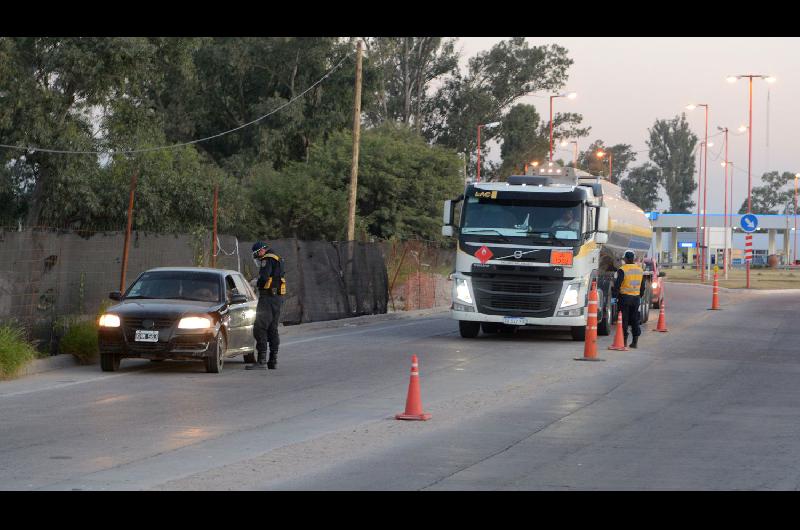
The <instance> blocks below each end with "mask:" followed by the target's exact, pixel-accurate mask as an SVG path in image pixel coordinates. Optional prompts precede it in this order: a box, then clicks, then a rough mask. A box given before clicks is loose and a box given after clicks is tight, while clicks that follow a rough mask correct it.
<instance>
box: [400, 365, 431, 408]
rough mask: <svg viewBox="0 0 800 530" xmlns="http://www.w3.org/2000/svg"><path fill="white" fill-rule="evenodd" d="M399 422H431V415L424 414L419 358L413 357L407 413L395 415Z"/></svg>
mask: <svg viewBox="0 0 800 530" xmlns="http://www.w3.org/2000/svg"><path fill="white" fill-rule="evenodd" d="M395 419H397V420H422V421H424V420H429V419H431V415H430V414H427V413H425V412H422V399H421V398H420V396H419V363H418V362H417V356H416V355H412V356H411V380H410V381H409V382H408V397H406V411H405V412H404V413H403V414H397V415H395Z"/></svg>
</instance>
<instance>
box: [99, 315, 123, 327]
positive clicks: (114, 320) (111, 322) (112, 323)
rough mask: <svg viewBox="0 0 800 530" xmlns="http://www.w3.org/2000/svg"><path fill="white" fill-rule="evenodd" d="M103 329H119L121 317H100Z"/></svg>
mask: <svg viewBox="0 0 800 530" xmlns="http://www.w3.org/2000/svg"><path fill="white" fill-rule="evenodd" d="M98 324H99V325H100V327H101V328H118V327H119V317H118V316H117V315H111V314H108V313H106V314H105V315H102V316H101V317H100V321H99V322H98Z"/></svg>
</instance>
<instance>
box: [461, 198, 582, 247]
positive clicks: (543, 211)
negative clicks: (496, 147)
mask: <svg viewBox="0 0 800 530" xmlns="http://www.w3.org/2000/svg"><path fill="white" fill-rule="evenodd" d="M582 217H583V216H582V212H581V203H580V202H561V201H531V200H520V199H483V198H481V199H479V198H476V197H469V198H467V200H466V201H465V204H464V211H463V213H462V225H461V233H462V234H492V233H495V232H496V233H499V234H501V235H503V236H517V237H533V238H536V239H562V240H564V239H566V240H577V239H580V235H581V233H582V230H581V227H582V222H581V220H582Z"/></svg>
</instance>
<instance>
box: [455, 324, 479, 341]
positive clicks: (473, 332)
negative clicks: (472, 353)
mask: <svg viewBox="0 0 800 530" xmlns="http://www.w3.org/2000/svg"><path fill="white" fill-rule="evenodd" d="M458 331H459V332H460V333H461V336H462V337H464V338H465V339H474V338H475V337H477V336H478V333H480V331H481V323H480V322H472V321H471V320H459V321H458Z"/></svg>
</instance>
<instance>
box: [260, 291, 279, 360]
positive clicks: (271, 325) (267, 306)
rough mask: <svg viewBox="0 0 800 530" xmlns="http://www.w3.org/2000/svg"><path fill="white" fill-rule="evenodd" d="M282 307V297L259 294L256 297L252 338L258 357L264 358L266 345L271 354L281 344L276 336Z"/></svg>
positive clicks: (275, 351) (276, 350)
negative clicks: (256, 304) (254, 340)
mask: <svg viewBox="0 0 800 530" xmlns="http://www.w3.org/2000/svg"><path fill="white" fill-rule="evenodd" d="M282 307H283V297H282V296H270V295H266V294H261V295H259V297H258V307H257V308H256V321H255V325H254V326H253V336H254V337H255V339H256V351H257V352H258V353H259V354H260V355H259V357H263V356H266V354H267V345H269V351H271V352H272V353H273V354H275V353H277V352H278V346H280V344H281V339H280V337H279V336H278V323H279V322H280V320H281V308H282ZM262 354H263V355H262Z"/></svg>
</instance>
